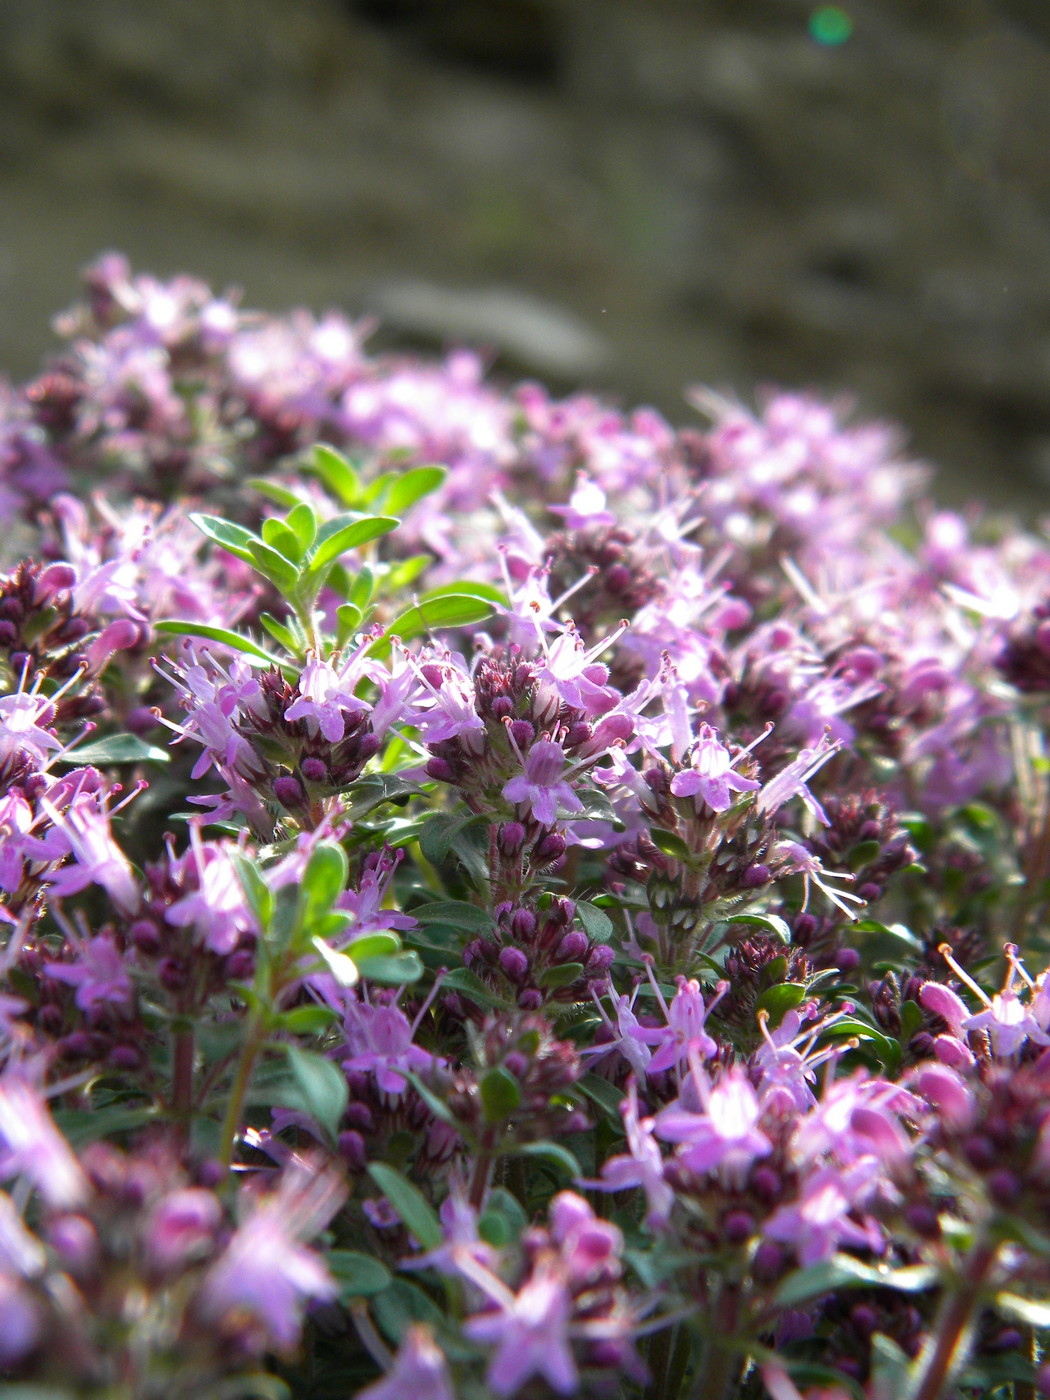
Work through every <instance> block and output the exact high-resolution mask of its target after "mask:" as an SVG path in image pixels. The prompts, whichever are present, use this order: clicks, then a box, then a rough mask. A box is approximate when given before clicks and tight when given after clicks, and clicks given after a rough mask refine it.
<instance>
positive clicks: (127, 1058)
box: [109, 1045, 142, 1072]
mask: <svg viewBox="0 0 1050 1400" xmlns="http://www.w3.org/2000/svg"><path fill="white" fill-rule="evenodd" d="M109 1063H110V1064H111V1065H112V1066H113V1067H114V1069H124V1070H129V1071H131V1072H134V1071H135V1070H137V1069H140V1068H141V1067H142V1051H141V1050H140V1049H139V1048H138V1046H137V1045H114V1047H113V1049H112V1050H111V1051H110V1052H109Z"/></svg>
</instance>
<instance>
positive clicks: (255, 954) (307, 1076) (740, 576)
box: [0, 256, 1050, 1400]
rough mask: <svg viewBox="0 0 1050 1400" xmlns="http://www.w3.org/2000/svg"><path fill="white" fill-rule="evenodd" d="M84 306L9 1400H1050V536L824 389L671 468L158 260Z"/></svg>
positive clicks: (39, 512) (19, 425)
mask: <svg viewBox="0 0 1050 1400" xmlns="http://www.w3.org/2000/svg"><path fill="white" fill-rule="evenodd" d="M57 324H58V328H59V330H60V332H61V333H62V335H63V336H64V337H65V339H66V348H65V349H64V350H63V351H62V352H61V353H60V354H59V355H58V357H57V358H56V359H55V360H54V361H53V363H52V364H51V365H50V367H49V368H48V369H47V370H46V372H45V373H43V374H42V375H41V376H40V377H39V378H37V379H36V380H34V381H33V382H32V383H29V384H27V385H23V386H6V387H3V388H2V390H0V504H2V508H3V515H4V520H5V524H6V529H5V531H4V536H3V540H2V542H0V547H2V549H3V559H2V565H0V567H2V569H3V571H4V572H3V574H2V577H0V669H2V672H3V680H4V687H3V692H4V693H3V698H0V777H2V786H0V833H2V834H0V898H2V906H0V920H2V927H3V951H2V952H0V976H2V982H0V1057H2V1069H0V1179H2V1181H3V1183H4V1185H5V1186H6V1193H4V1192H0V1376H2V1377H3V1383H4V1393H5V1394H10V1395H12V1396H17V1397H20V1400H66V1397H97V1398H98V1400H148V1398H149V1397H158V1400H160V1397H164V1400H171V1398H172V1397H183V1396H185V1397H194V1398H195V1400H204V1397H208V1398H209V1400H210V1397H215V1400H235V1397H238V1396H258V1397H264V1400H271V1398H272V1400H277V1397H281V1396H287V1395H291V1396H295V1397H317V1400H322V1398H324V1397H345V1400H349V1398H350V1397H353V1396H361V1397H367V1400H399V1398H400V1397H411V1400H452V1397H459V1398H460V1400H480V1397H483V1396H487V1395H495V1396H497V1397H512V1396H517V1397H521V1400H541V1398H542V1397H547V1396H550V1395H552V1394H555V1395H580V1396H595V1397H610V1400H611V1398H612V1397H624V1400H628V1397H641V1396H643V1395H644V1396H647V1397H651V1400H675V1397H681V1398H682V1400H686V1397H693V1400H707V1398H708V1397H709V1398H710V1400H737V1397H741V1398H742V1397H754V1398H755V1400H757V1398H758V1397H762V1396H766V1395H769V1396H771V1397H773V1400H798V1397H799V1396H800V1395H808V1396H810V1397H817V1396H820V1397H824V1400H832V1397H834V1400H845V1398H846V1397H862V1398H863V1397H870V1400H897V1397H910V1400H935V1398H936V1397H938V1396H943V1397H947V1396H950V1395H960V1396H961V1395H966V1396H999V1397H1002V1400H1007V1397H1010V1398H1011V1400H1024V1398H1025V1397H1033V1396H1035V1395H1036V1394H1037V1393H1044V1394H1045V1393H1050V1366H1046V1365H1044V1364H1043V1362H1042V1359H1041V1358H1042V1347H1043V1339H1044V1337H1045V1332H1044V1329H1046V1328H1047V1327H1050V982H1048V981H1047V979H1046V975H1045V973H1044V972H1043V967H1044V965H1045V963H1046V962H1047V960H1048V958H1050V947H1048V942H1050V940H1048V938H1047V934H1046V931H1045V918H1046V907H1047V899H1048V894H1050V757H1048V755H1047V752H1046V746H1045V741H1044V737H1043V725H1044V720H1045V717H1046V714H1047V702H1048V699H1050V547H1048V545H1047V543H1046V542H1045V540H1044V539H1043V538H1042V537H1041V536H1038V535H1034V534H1026V533H1022V532H1020V531H1018V530H1017V529H1016V528H1014V527H1012V526H1010V525H1009V524H1004V523H1002V522H996V521H995V520H993V519H991V518H982V517H981V516H980V515H979V514H978V513H972V514H967V515H959V514H954V513H948V512H945V511H940V510H938V509H937V508H936V507H935V506H934V505H932V504H931V503H929V502H928V501H924V500H920V499H917V497H918V493H919V492H920V491H921V490H922V486H923V481H924V474H923V471H922V469H921V468H919V467H917V466H916V465H914V464H912V463H909V462H908V461H906V460H904V459H903V458H902V457H901V455H900V452H901V448H900V443H899V442H898V439H897V438H896V436H895V434H894V433H893V432H892V431H890V430H888V429H886V428H884V427H882V426H870V425H869V426H852V425H849V424H848V423H847V421H846V417H845V414H844V411H842V410H841V409H840V408H835V407H829V406H827V405H824V404H822V403H820V402H817V401H816V400H814V399H811V398H807V397H801V396H797V395H792V394H773V395H770V396H769V397H768V398H767V399H766V400H765V401H764V404H763V406H762V408H761V411H760V412H758V413H752V412H750V411H748V410H747V409H745V408H744V407H742V406H740V405H739V404H735V403H731V402H728V401H724V400H721V399H717V398H715V397H714V396H712V395H704V394H699V393H697V394H696V395H695V396H694V402H695V406H696V408H698V409H699V410H700V411H701V413H700V415H697V417H696V423H697V426H696V427H693V428H688V429H682V430H679V431H676V430H674V429H672V428H671V427H670V426H668V424H667V423H666V422H665V421H664V420H663V419H662V418H661V417H659V416H658V415H657V414H656V413H653V412H650V411H641V412H638V413H634V414H630V415H628V414H623V413H621V412H618V411H615V410H613V409H611V408H609V407H607V406H605V405H603V404H601V403H599V402H597V401H595V400H593V399H590V398H586V397H582V396H577V397H573V398H570V399H567V400H562V401H558V400H555V399H552V398H551V397H550V396H549V395H548V394H547V393H546V392H545V391H544V390H543V389H542V388H540V387H539V386H537V385H535V384H525V385H521V386H519V387H518V388H516V389H514V390H513V391H511V392H509V393H508V392H505V391H503V390H502V389H500V388H498V387H495V386H493V385H492V384H490V383H488V382H486V380H485V377H484V374H483V371H482V365H481V363H480V361H479V360H478V358H477V357H475V356H473V355H471V354H467V353H456V354H453V355H450V356H449V357H448V358H447V359H446V360H444V361H443V362H442V363H433V362H427V361H422V360H419V359H413V358H398V357H385V358H382V357H381V358H374V357H370V356H369V355H368V354H367V353H366V351H365V349H364V341H365V337H366V333H367V329H368V328H367V327H364V326H360V325H354V324H352V323H350V322H348V321H346V320H344V319H343V318H341V317H339V316H337V315H329V316H326V317H323V318H322V319H319V320H318V319H314V318H312V317H311V316H308V315H306V314H305V313H296V314H294V315H292V316H289V317H285V318H273V317H269V316H263V315H259V314H254V313H247V312H244V311H242V310H240V309H239V308H238V307H237V305H236V303H235V301H234V300H233V299H232V298H228V297H226V298H224V297H216V296H214V295H213V294H212V293H211V292H210V291H209V289H208V288H207V287H205V286H203V285H201V284H200V283H198V282H196V281H194V280H191V279H188V278H176V279H175V280H174V281H172V282H169V283H162V282H158V281H155V280H153V279H152V278H149V277H145V276H137V275H133V274H132V273H131V271H130V269H129V268H128V266H127V264H126V263H125V262H124V261H123V260H122V259H121V258H119V257H116V256H109V257H107V258H104V259H102V260H101V261H100V262H99V263H98V264H97V265H96V266H94V267H93V268H91V269H89V271H88V273H87V276H86V291H85V296H84V299H83V301H82V302H81V303H80V304H78V305H77V306H75V307H74V308H73V309H72V310H71V311H70V312H68V313H67V314H66V315H65V316H63V317H62V318H60V321H59V322H58V323H57ZM701 415H702V416H701Z"/></svg>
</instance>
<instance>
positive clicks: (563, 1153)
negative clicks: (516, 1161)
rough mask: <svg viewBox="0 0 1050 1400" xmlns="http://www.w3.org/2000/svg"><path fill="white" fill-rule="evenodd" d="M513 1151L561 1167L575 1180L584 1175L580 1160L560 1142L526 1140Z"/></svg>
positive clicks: (517, 1154) (521, 1155)
mask: <svg viewBox="0 0 1050 1400" xmlns="http://www.w3.org/2000/svg"><path fill="white" fill-rule="evenodd" d="M513 1153H514V1155H515V1156H516V1157H534V1158H536V1159H537V1160H538V1161H541V1162H548V1163H549V1164H550V1165H551V1166H555V1167H559V1168H560V1169H561V1170H562V1171H563V1172H564V1173H565V1174H566V1176H568V1177H570V1178H571V1179H572V1180H573V1181H575V1180H576V1179H577V1178H578V1177H581V1176H582V1175H583V1169H582V1167H581V1166H580V1164H579V1162H578V1161H577V1160H576V1158H575V1157H574V1156H573V1154H572V1153H571V1152H570V1151H569V1149H568V1148H567V1147H562V1145H561V1143H560V1142H526V1143H523V1144H522V1146H521V1147H515V1148H514V1149H513Z"/></svg>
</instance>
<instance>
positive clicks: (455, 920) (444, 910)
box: [410, 899, 492, 933]
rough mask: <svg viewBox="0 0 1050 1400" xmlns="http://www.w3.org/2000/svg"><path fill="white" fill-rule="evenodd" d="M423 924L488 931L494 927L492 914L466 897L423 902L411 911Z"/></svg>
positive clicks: (472, 930)
mask: <svg viewBox="0 0 1050 1400" xmlns="http://www.w3.org/2000/svg"><path fill="white" fill-rule="evenodd" d="M410 912H411V914H412V917H413V918H414V919H416V920H418V922H419V923H421V924H445V925H446V926H447V927H449V928H462V929H469V930H470V931H471V932H478V933H480V932H486V931H487V930H489V929H491V928H492V915H491V914H489V913H487V912H486V910H484V909H479V908H478V907H477V905H476V904H468V903H467V901H466V900H465V899H444V900H439V901H437V902H436V903H434V904H421V905H419V906H418V908H415V909H413V910H411V911H410Z"/></svg>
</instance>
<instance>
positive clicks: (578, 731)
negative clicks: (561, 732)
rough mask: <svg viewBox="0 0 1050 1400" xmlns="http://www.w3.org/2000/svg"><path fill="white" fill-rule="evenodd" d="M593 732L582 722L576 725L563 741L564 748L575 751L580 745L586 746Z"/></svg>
mask: <svg viewBox="0 0 1050 1400" xmlns="http://www.w3.org/2000/svg"><path fill="white" fill-rule="evenodd" d="M593 732H594V731H593V730H592V729H591V726H590V725H589V724H584V723H583V722H582V721H581V722H580V723H579V724H574V725H573V726H572V728H571V729H570V730H569V732H568V733H567V734H566V736H565V738H564V740H563V741H562V746H563V747H564V748H567V749H575V748H576V747H577V746H578V745H580V744H585V743H586V742H587V740H588V739H589V738H590V737H591V735H592V734H593Z"/></svg>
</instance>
